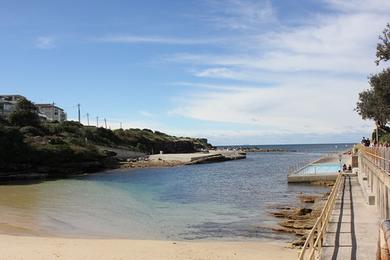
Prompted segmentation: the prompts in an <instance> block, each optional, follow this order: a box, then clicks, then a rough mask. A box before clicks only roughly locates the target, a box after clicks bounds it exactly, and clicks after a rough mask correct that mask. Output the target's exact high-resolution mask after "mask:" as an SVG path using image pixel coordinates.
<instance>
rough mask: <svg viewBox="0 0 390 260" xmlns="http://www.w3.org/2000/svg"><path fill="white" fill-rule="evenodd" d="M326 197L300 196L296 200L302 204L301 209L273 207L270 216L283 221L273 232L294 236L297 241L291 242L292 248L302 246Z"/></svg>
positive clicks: (325, 195)
mask: <svg viewBox="0 0 390 260" xmlns="http://www.w3.org/2000/svg"><path fill="white" fill-rule="evenodd" d="M327 196H328V194H324V195H322V196H320V195H309V194H300V195H298V199H299V201H300V202H301V203H303V206H302V207H275V208H274V210H272V211H271V212H270V214H271V215H273V216H274V217H277V218H282V219H283V220H282V221H280V222H279V226H278V227H274V228H273V230H274V231H277V232H285V233H292V234H295V235H296V236H297V239H296V240H294V241H292V246H294V247H301V246H303V244H304V243H305V240H306V236H307V235H308V234H309V232H310V230H311V229H312V228H313V226H314V224H315V223H316V221H317V219H318V217H319V216H320V214H321V211H322V209H323V206H324V204H325V202H326V199H327Z"/></svg>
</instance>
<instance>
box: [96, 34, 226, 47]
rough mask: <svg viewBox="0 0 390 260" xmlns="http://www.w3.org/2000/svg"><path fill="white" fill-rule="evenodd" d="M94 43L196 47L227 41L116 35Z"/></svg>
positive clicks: (101, 38)
mask: <svg viewBox="0 0 390 260" xmlns="http://www.w3.org/2000/svg"><path fill="white" fill-rule="evenodd" d="M94 40H95V41H98V42H105V43H122V44H172V45H198V44H213V43H223V42H226V41H227V39H218V38H184V37H183V38H178V37H166V36H164V37H162V36H134V35H117V36H104V37H96V38H94Z"/></svg>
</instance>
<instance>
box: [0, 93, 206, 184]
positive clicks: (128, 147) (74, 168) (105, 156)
mask: <svg viewBox="0 0 390 260" xmlns="http://www.w3.org/2000/svg"><path fill="white" fill-rule="evenodd" d="M210 147H211V146H210V145H209V144H208V143H207V140H206V139H193V138H183V137H175V136H170V135H167V134H164V133H161V132H158V131H155V132H153V131H152V130H149V129H142V130H141V129H127V130H123V129H119V130H114V131H112V130H109V129H105V128H97V127H92V126H83V125H82V124H80V123H78V122H73V121H66V122H61V123H59V122H42V123H41V122H40V121H39V120H38V116H37V112H36V109H35V106H34V105H33V104H32V103H31V102H30V101H28V100H25V99H24V100H20V101H19V102H18V104H17V106H16V109H15V111H14V112H13V113H12V114H11V116H10V117H9V119H8V120H6V119H4V118H0V176H1V175H4V174H2V173H9V172H25V173H28V172H31V171H34V172H44V173H45V174H47V175H48V176H55V177H57V176H64V175H68V174H74V173H79V172H88V171H96V170H99V169H102V168H106V167H113V166H115V163H116V161H117V159H118V158H117V156H116V155H117V154H116V152H113V151H121V152H122V151H124V152H130V151H135V152H142V153H146V154H151V153H159V152H160V151H163V152H164V153H178V152H180V153H185V152H195V151H197V150H200V149H207V148H210ZM110 149H112V150H110ZM125 154H126V153H125ZM122 159H124V158H122Z"/></svg>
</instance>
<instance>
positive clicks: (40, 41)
mask: <svg viewBox="0 0 390 260" xmlns="http://www.w3.org/2000/svg"><path fill="white" fill-rule="evenodd" d="M55 47H56V44H55V39H54V38H53V37H51V36H40V37H37V38H36V39H35V48H38V49H53V48H55Z"/></svg>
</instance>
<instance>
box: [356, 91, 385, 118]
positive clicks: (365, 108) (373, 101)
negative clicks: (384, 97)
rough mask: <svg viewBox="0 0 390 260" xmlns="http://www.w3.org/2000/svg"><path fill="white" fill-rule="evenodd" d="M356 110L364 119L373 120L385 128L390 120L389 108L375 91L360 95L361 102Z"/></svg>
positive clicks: (364, 92)
mask: <svg viewBox="0 0 390 260" xmlns="http://www.w3.org/2000/svg"><path fill="white" fill-rule="evenodd" d="M355 110H356V111H357V112H358V113H359V115H361V117H362V118H363V119H372V120H374V121H375V122H376V123H377V124H378V126H384V125H386V123H387V122H388V120H389V113H388V108H386V106H385V105H384V104H383V103H382V102H381V99H380V98H378V97H377V96H376V93H375V91H374V89H367V90H365V91H363V92H361V93H359V101H358V102H357V106H356V108H355Z"/></svg>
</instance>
